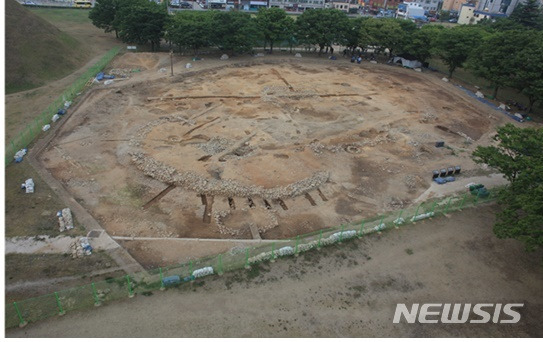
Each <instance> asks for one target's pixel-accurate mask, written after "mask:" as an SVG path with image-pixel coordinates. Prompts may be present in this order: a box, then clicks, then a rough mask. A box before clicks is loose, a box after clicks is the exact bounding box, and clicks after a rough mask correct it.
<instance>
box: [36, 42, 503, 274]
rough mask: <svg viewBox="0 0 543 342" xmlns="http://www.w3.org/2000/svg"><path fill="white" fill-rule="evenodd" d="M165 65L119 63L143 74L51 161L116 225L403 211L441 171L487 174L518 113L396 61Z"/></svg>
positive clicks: (264, 223) (191, 227) (247, 229)
mask: <svg viewBox="0 0 543 342" xmlns="http://www.w3.org/2000/svg"><path fill="white" fill-rule="evenodd" d="M167 62H168V58H167V55H166V54H145V53H139V54H125V55H123V56H122V57H121V58H119V59H117V60H116V61H115V62H114V64H113V66H112V67H114V68H124V69H131V68H139V69H141V70H142V72H141V73H136V74H131V78H130V79H128V80H119V81H116V82H115V83H114V84H112V85H109V86H103V85H100V86H98V87H96V88H95V89H94V90H93V91H92V93H91V94H90V95H89V97H88V98H87V99H86V101H85V102H84V103H83V104H82V105H81V106H80V107H79V109H78V110H77V111H76V112H74V113H73V115H72V117H71V118H70V119H69V121H67V122H66V123H65V124H64V126H63V127H62V129H61V131H60V132H59V134H58V136H57V137H56V138H55V139H54V140H53V141H52V142H51V144H50V145H49V146H48V148H47V149H46V150H45V151H44V153H43V154H42V155H41V157H40V158H41V162H42V164H43V166H44V167H46V168H47V169H48V170H49V171H50V172H51V173H52V174H53V175H54V177H55V178H57V179H58V180H59V181H61V183H62V184H63V186H65V187H66V189H67V190H68V191H69V192H70V193H71V194H72V195H73V196H74V198H75V199H76V200H77V201H78V202H79V203H81V204H82V205H83V206H84V207H85V208H86V209H87V210H88V211H89V212H90V213H91V214H92V215H93V216H94V217H95V218H96V219H97V220H98V221H99V223H100V225H101V226H102V227H103V228H104V229H106V230H107V232H108V233H109V234H110V235H113V236H129V237H161V238H167V237H185V238H235V239H251V238H253V239H260V238H262V239H278V238H285V237H292V236H296V235H298V234H303V233H308V232H311V231H315V230H319V229H322V228H325V227H330V226H336V225H339V224H341V223H345V222H351V221H355V220H359V219H362V218H368V217H370V216H374V215H376V214H379V213H383V212H385V211H390V210H396V209H400V208H405V207H407V206H410V205H412V204H413V203H414V200H415V199H417V198H418V197H419V196H420V195H422V194H423V193H424V192H425V191H426V190H427V189H428V188H429V186H430V184H431V172H432V170H434V169H441V168H444V167H450V166H456V165H459V166H461V167H462V170H463V172H462V175H461V177H462V176H464V177H465V176H470V175H478V174H481V172H483V173H484V171H482V170H481V169H480V168H478V167H477V166H476V165H475V164H474V163H473V162H472V161H471V158H470V154H471V151H472V150H473V148H474V146H475V145H477V144H481V143H482V144H488V143H489V141H490V136H491V135H492V134H493V133H494V131H495V127H496V126H498V125H500V124H502V123H503V122H504V120H505V119H504V117H503V116H501V115H500V114H499V113H497V112H495V111H492V110H491V109H489V108H488V107H485V106H484V105H482V104H480V103H477V102H476V101H474V100H473V99H471V98H470V97H468V96H467V95H465V94H464V93H463V92H462V91H460V90H458V89H457V88H456V87H454V86H453V85H451V84H448V83H445V82H442V81H441V80H439V79H438V78H436V77H434V76H431V75H426V74H423V73H417V72H414V71H412V70H406V69H401V68H394V67H390V66H382V65H374V64H369V63H368V64H363V65H354V64H349V63H348V62H346V61H328V60H323V59H318V58H307V59H303V60H296V59H278V58H275V59H271V58H270V59H262V60H260V59H252V60H245V61H242V62H239V61H237V62H228V61H225V62H223V61H221V62H220V63H209V64H207V67H201V66H200V67H199V68H195V70H193V71H192V70H188V71H187V70H183V72H182V74H181V75H177V76H175V77H168V76H167V74H166V73H160V72H157V70H158V69H159V68H161V67H164V66H166V65H167ZM194 63H195V64H197V63H198V62H194ZM177 68H179V64H178V65H177ZM168 71H169V70H168ZM176 72H177V73H179V70H176ZM440 140H443V141H445V143H446V146H447V147H446V148H436V147H435V146H434V144H435V142H436V141H440ZM163 191H164V192H163ZM142 207H143V209H142ZM134 245H137V244H130V243H126V244H124V246H125V247H126V248H128V251H129V252H130V253H131V254H132V255H133V256H134V257H135V258H136V259H137V260H138V261H140V262H141V263H143V264H144V266H150V265H149V264H147V263H146V260H145V258H144V257H142V256H141V255H138V251H137V250H138V249H137V248H131V246H134ZM177 261H178V259H172V260H165V263H168V262H170V263H173V262H177Z"/></svg>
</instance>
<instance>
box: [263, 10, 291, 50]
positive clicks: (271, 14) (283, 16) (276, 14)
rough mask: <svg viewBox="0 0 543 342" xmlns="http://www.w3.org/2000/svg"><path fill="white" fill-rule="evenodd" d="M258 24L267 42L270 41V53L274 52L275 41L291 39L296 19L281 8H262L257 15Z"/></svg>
mask: <svg viewBox="0 0 543 342" xmlns="http://www.w3.org/2000/svg"><path fill="white" fill-rule="evenodd" d="M256 26H257V28H258V30H259V32H260V34H261V35H262V36H263V38H264V49H265V48H266V43H270V53H273V43H274V42H276V41H279V40H285V39H290V38H291V37H292V32H293V31H294V20H293V19H292V18H290V17H289V16H287V13H286V12H285V11H284V10H282V9H280V8H261V9H259V10H258V14H257V15H256Z"/></svg>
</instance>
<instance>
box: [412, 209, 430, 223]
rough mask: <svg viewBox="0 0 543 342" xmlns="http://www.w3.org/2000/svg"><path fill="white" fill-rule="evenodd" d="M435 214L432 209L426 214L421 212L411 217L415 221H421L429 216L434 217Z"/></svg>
mask: <svg viewBox="0 0 543 342" xmlns="http://www.w3.org/2000/svg"><path fill="white" fill-rule="evenodd" d="M432 216H434V212H433V211H431V212H429V213H425V214H420V215H417V216H413V217H412V218H411V221H413V222H415V221H420V220H424V219H426V218H429V217H432Z"/></svg>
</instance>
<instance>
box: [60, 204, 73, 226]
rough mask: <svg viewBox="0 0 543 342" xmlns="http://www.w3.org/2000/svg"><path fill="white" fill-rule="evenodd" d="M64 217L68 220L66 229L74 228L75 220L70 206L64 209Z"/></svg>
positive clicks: (65, 220)
mask: <svg viewBox="0 0 543 342" xmlns="http://www.w3.org/2000/svg"><path fill="white" fill-rule="evenodd" d="M62 217H63V218H64V222H66V229H73V227H74V221H73V219H72V211H71V210H70V208H64V209H62Z"/></svg>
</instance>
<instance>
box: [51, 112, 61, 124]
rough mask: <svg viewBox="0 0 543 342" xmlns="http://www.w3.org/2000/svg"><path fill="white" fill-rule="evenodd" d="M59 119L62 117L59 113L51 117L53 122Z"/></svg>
mask: <svg viewBox="0 0 543 342" xmlns="http://www.w3.org/2000/svg"><path fill="white" fill-rule="evenodd" d="M58 119H60V116H59V115H58V114H55V115H53V117H52V118H51V120H52V121H53V122H57V121H58Z"/></svg>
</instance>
